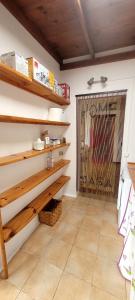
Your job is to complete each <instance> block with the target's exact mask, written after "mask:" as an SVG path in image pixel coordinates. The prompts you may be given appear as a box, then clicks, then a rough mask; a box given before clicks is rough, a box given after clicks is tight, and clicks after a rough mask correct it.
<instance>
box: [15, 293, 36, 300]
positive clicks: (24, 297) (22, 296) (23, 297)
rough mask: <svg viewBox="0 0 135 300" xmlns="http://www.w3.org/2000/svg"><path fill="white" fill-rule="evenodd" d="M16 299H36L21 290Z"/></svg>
mask: <svg viewBox="0 0 135 300" xmlns="http://www.w3.org/2000/svg"><path fill="white" fill-rule="evenodd" d="M16 300H35V299H34V298H31V297H30V296H29V295H27V294H25V293H23V292H21V293H20V294H19V296H18V297H17V299H16Z"/></svg>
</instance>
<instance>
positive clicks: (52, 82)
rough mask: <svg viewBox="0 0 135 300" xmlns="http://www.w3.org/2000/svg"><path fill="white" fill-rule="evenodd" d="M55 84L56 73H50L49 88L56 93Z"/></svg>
mask: <svg viewBox="0 0 135 300" xmlns="http://www.w3.org/2000/svg"><path fill="white" fill-rule="evenodd" d="M54 84H55V76H54V73H53V72H51V71H49V86H50V89H51V90H53V91H54Z"/></svg>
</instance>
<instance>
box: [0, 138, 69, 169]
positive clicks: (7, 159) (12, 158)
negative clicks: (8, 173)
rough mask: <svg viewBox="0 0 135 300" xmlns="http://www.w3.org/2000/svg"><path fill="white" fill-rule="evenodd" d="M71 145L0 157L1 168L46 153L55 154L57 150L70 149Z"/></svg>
mask: <svg viewBox="0 0 135 300" xmlns="http://www.w3.org/2000/svg"><path fill="white" fill-rule="evenodd" d="M69 145H70V143H62V144H60V145H55V146H49V147H47V148H45V149H43V150H41V151H37V150H29V151H25V152H21V153H16V154H11V155H7V156H3V157H0V166H5V165H9V164H13V163H16V162H18V161H22V160H26V159H29V158H32V157H35V156H39V155H42V154H45V153H49V152H53V151H55V150H58V149H61V148H63V147H68V146H69Z"/></svg>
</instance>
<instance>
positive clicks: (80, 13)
mask: <svg viewBox="0 0 135 300" xmlns="http://www.w3.org/2000/svg"><path fill="white" fill-rule="evenodd" d="M75 4H76V9H77V13H78V17H79V21H80V24H81V28H82V31H83V34H84V38H85V41H86V43H87V47H88V49H89V53H90V55H91V57H92V58H93V57H94V48H93V45H92V41H91V38H90V34H89V31H88V29H87V24H86V20H85V16H84V12H83V8H82V4H81V0H75Z"/></svg>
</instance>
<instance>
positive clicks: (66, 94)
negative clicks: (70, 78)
mask: <svg viewBox="0 0 135 300" xmlns="http://www.w3.org/2000/svg"><path fill="white" fill-rule="evenodd" d="M59 86H60V87H61V88H62V91H63V94H62V96H63V97H64V98H66V99H69V100H70V86H69V85H68V84H67V83H59Z"/></svg>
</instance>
